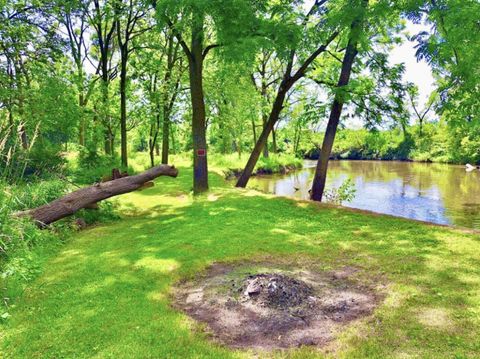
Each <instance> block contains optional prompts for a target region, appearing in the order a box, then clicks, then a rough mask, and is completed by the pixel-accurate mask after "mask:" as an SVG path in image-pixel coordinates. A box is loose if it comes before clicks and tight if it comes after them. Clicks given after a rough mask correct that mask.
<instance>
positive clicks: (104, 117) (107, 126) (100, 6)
mask: <svg viewBox="0 0 480 359" xmlns="http://www.w3.org/2000/svg"><path fill="white" fill-rule="evenodd" d="M112 5H113V4H112V3H111V2H110V1H109V0H103V1H102V0H93V6H91V7H90V8H89V12H88V18H89V22H90V24H91V25H92V27H93V28H94V30H95V36H94V42H95V44H96V47H97V48H98V56H97V57H98V65H97V71H96V72H97V74H99V75H100V78H101V101H102V106H101V109H100V121H101V123H102V124H103V126H104V150H105V154H107V155H113V153H114V136H115V127H116V124H115V121H114V119H113V118H112V116H111V114H110V112H109V107H110V95H109V87H110V82H111V81H112V80H113V79H114V78H115V77H116V76H117V73H116V69H115V66H114V65H113V63H112V59H113V53H114V45H115V43H114V35H115V25H116V24H115V16H114V15H115V14H114V8H113V6H112Z"/></svg>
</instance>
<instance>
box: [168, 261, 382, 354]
mask: <svg viewBox="0 0 480 359" xmlns="http://www.w3.org/2000/svg"><path fill="white" fill-rule="evenodd" d="M356 273H357V270H356V269H355V268H352V267H345V268H342V269H339V270H336V271H328V272H327V271H323V272H322V271H317V272H315V271H310V270H305V269H291V268H289V269H288V270H284V269H279V268H278V267H275V266H271V267H258V268H255V267H252V266H251V265H250V266H247V265H245V264H244V265H242V266H238V265H237V266H234V265H224V264H214V265H213V266H211V267H210V268H209V269H208V270H207V271H206V273H205V275H204V276H202V277H201V278H200V279H196V280H194V281H189V282H183V283H181V284H179V285H178V286H177V287H176V288H175V291H174V307H175V308H177V309H180V310H182V311H183V312H185V313H186V314H187V315H188V316H190V317H191V318H193V319H195V320H196V321H198V322H200V323H203V324H206V325H207V328H208V331H209V332H210V333H211V334H212V336H213V337H214V339H216V340H217V341H219V342H220V343H223V344H225V345H227V346H229V347H232V348H252V349H261V350H272V349H286V348H294V347H301V346H315V347H324V346H325V345H326V344H328V343H330V342H332V341H333V340H334V339H335V335H336V333H338V331H339V330H341V329H342V328H344V327H346V326H347V325H348V324H350V323H352V322H354V321H356V320H358V319H360V318H365V317H368V316H370V315H371V314H372V313H373V311H374V309H375V308H376V307H377V305H378V304H379V302H380V300H381V298H382V295H381V294H380V293H378V292H377V291H376V289H375V288H374V287H373V286H372V285H371V284H369V285H366V284H365V283H361V281H359V280H358V278H356Z"/></svg>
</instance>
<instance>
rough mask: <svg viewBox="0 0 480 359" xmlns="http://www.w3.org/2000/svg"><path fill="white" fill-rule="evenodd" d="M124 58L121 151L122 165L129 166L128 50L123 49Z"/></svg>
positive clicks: (121, 83) (121, 75) (121, 71)
mask: <svg viewBox="0 0 480 359" xmlns="http://www.w3.org/2000/svg"><path fill="white" fill-rule="evenodd" d="M121 53H122V59H121V61H120V62H121V65H120V152H121V158H122V166H123V167H125V168H126V167H128V150H127V93H126V91H127V61H128V51H127V49H122V50H121Z"/></svg>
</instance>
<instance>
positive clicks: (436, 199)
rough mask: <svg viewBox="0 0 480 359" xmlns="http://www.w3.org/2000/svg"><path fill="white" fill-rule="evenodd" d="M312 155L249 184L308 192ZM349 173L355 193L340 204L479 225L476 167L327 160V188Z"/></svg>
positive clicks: (304, 195)
mask: <svg viewBox="0 0 480 359" xmlns="http://www.w3.org/2000/svg"><path fill="white" fill-rule="evenodd" d="M315 165H316V162H315V161H305V165H304V168H303V169H302V170H298V171H296V172H291V173H289V174H286V175H270V176H258V177H252V178H251V180H250V183H249V187H252V188H256V189H258V190H261V191H264V192H267V193H273V194H276V195H279V196H287V197H294V198H299V199H308V198H309V193H308V191H309V189H310V188H311V182H312V179H313V174H314V171H315ZM347 178H350V179H351V180H352V181H353V183H354V184H355V188H356V194H355V199H354V200H352V201H351V202H349V203H343V205H344V206H347V207H352V208H359V209H365V210H370V211H374V212H378V213H385V214H391V215H394V216H399V217H405V218H411V219H417V220H422V221H428V222H432V223H438V224H448V225H456V226H460V227H468V228H475V229H480V171H479V170H475V171H472V172H466V171H465V167H464V166H454V165H446V164H436V163H415V162H392V161H331V162H330V166H329V172H328V179H327V188H332V187H338V186H340V185H341V184H342V183H343V182H344V181H345V180H346V179H347Z"/></svg>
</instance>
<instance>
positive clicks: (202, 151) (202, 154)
mask: <svg viewBox="0 0 480 359" xmlns="http://www.w3.org/2000/svg"><path fill="white" fill-rule="evenodd" d="M206 155H207V150H206V149H204V148H202V149H198V150H197V156H199V157H205V156H206Z"/></svg>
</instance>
